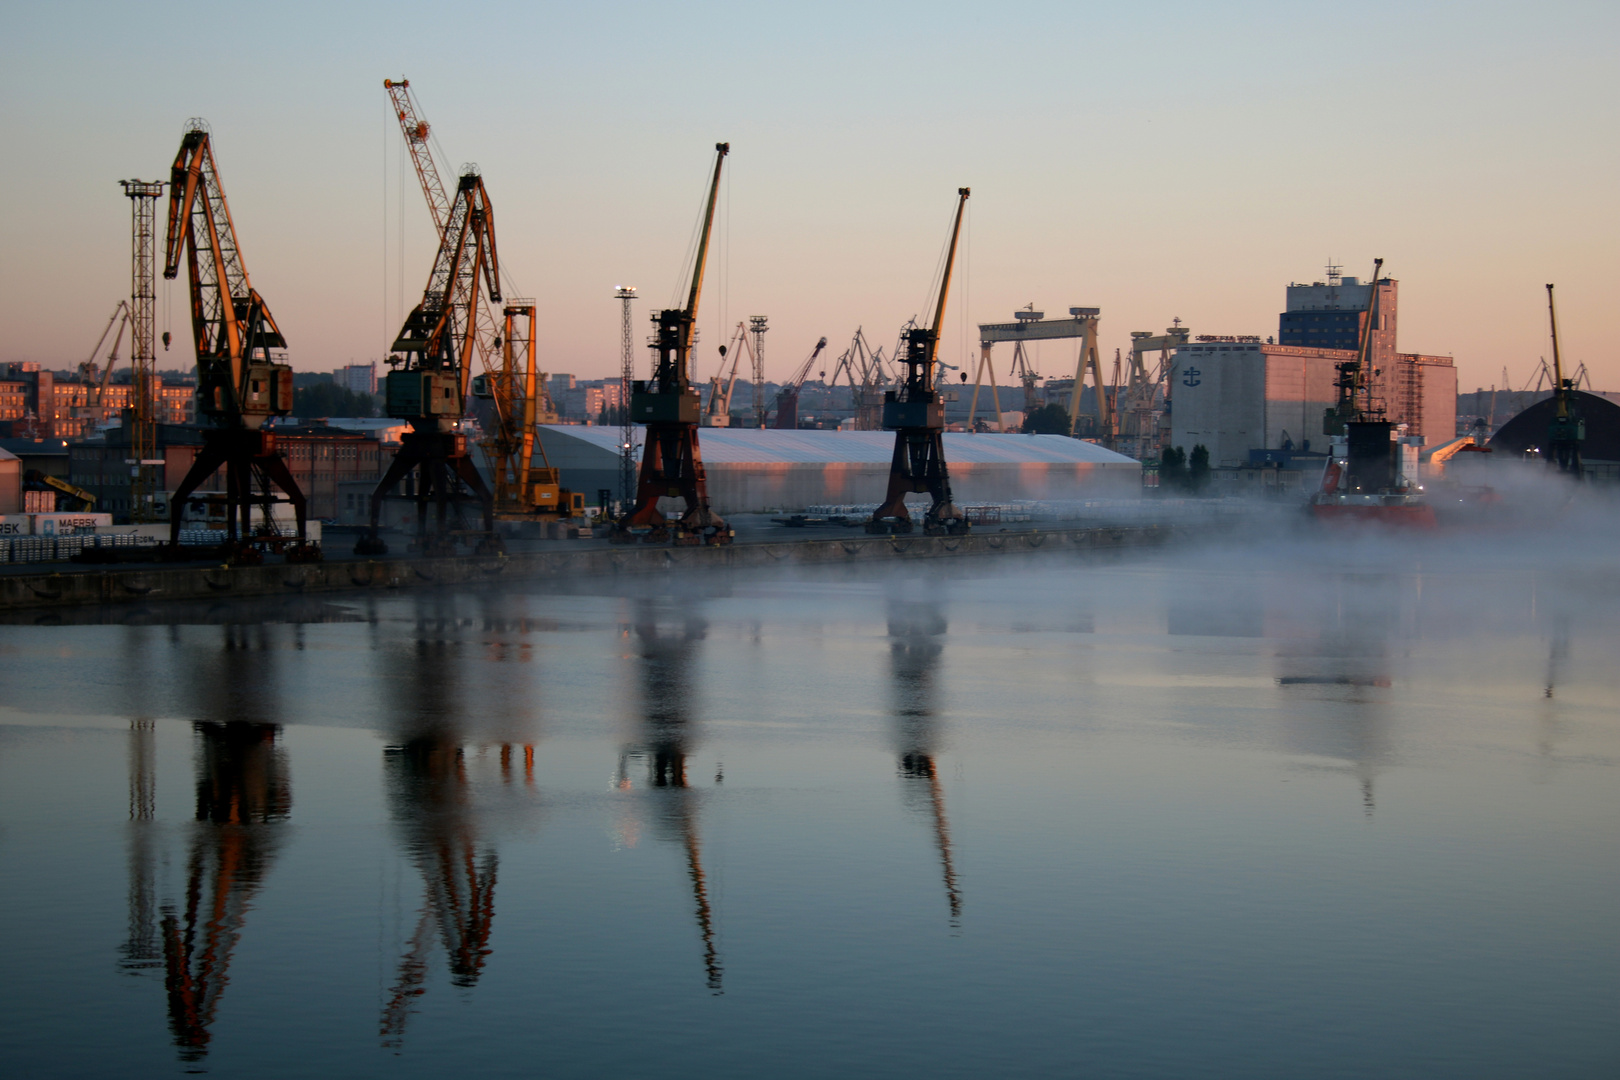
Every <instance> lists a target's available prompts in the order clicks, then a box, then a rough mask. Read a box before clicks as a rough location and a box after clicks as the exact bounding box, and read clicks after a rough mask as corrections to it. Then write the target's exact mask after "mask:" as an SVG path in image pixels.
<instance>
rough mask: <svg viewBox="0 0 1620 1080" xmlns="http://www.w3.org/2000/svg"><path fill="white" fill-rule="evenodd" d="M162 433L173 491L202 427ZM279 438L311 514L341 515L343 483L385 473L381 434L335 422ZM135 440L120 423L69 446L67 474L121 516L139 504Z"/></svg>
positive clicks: (221, 482) (283, 432)
mask: <svg viewBox="0 0 1620 1080" xmlns="http://www.w3.org/2000/svg"><path fill="white" fill-rule="evenodd" d="M156 436H157V439H156V449H157V454H158V456H160V457H161V458H162V459H163V462H164V464H163V466H162V468H161V470H159V471H160V475H159V477H158V482H159V484H160V490H162V491H173V490H174V489H175V488H176V487H178V486H179V484H180V481H181V479H183V478H184V477H185V475H186V473H187V471H188V470H190V468H191V463H192V462H193V461H194V460H195V459H196V457H197V454H198V452H199V451H201V449H202V445H203V437H202V431H201V430H200V429H198V428H195V427H181V426H177V425H170V424H159V425H157V429H156ZM275 439H276V445H277V447H278V448H279V449H280V451H281V455H282V457H283V458H285V459H286V462H287V468H288V469H289V470H290V471H291V472H292V474H293V478H294V479H295V480H297V481H298V486H299V488H300V489H301V490H302V491H303V493H304V497H305V498H306V499H308V500H309V504H308V505H309V516H310V517H311V518H324V519H328V520H330V519H334V518H336V517H338V513H339V501H340V500H339V488H338V485H339V484H340V483H345V482H348V481H356V480H358V481H362V482H364V483H367V484H375V483H376V481H377V477H378V476H379V475H380V473H381V468H382V450H381V444H380V443H379V442H378V440H377V439H376V437H375V436H372V435H368V434H365V433H363V432H356V431H346V430H344V429H342V428H334V427H314V426H310V427H298V428H288V427H278V428H276V429H275ZM129 443H130V440H129V429H128V428H124V427H116V428H110V429H108V431H107V432H106V434H105V435H104V436H103V437H102V438H100V439H87V440H85V441H84V442H79V443H74V444H73V445H72V446H71V447H69V448H68V453H69V455H70V462H69V473H68V477H67V479H68V480H69V482H70V483H72V484H74V485H75V486H77V487H81V488H84V489H85V490H86V491H88V492H90V493H91V494H92V495H94V496H95V497H96V506H97V508H98V509H101V510H105V511H108V512H110V513H114V514H120V515H122V514H128V513H130V512H131V511H132V509H133V507H132V506H131V505H130V490H131V485H130V481H131V479H132V477H131V473H130V467H129V464H128V459H129V456H130V453H131V450H130V445H129ZM197 490H198V491H200V492H205V493H206V492H220V491H224V490H225V479H224V475H223V472H222V471H221V472H216V473H214V475H213V476H212V477H210V478H209V479H208V480H207V481H205V482H204V483H203V484H202V485H201V486H200V487H199V488H198V489H197Z"/></svg>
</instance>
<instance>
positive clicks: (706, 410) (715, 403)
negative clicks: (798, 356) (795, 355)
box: [703, 323, 754, 427]
mask: <svg viewBox="0 0 1620 1080" xmlns="http://www.w3.org/2000/svg"><path fill="white" fill-rule="evenodd" d="M744 351H746V352H747V353H748V355H749V358H750V360H752V358H753V355H754V347H753V345H751V344H749V341H748V328H747V326H746V325H745V324H743V323H738V324H737V329H736V330H733V331H732V333H731V344H730V345H729V346H726V345H722V346H720V368H719V370H717V371H716V372H715V373H714V377H713V378H712V379H710V380H709V399H708V401H707V402H706V403H705V404H704V406H703V426H704V427H730V426H731V392H732V390H734V389H735V388H736V386H737V365H738V363H739V362H740V361H741V360H742V354H743V352H744ZM728 356H729V357H731V370H730V372H729V373H728V372H727V370H726V357H728Z"/></svg>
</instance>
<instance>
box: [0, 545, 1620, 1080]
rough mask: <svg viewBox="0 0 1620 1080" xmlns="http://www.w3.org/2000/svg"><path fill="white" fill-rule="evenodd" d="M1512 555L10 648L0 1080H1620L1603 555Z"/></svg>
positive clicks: (496, 597)
mask: <svg viewBox="0 0 1620 1080" xmlns="http://www.w3.org/2000/svg"><path fill="white" fill-rule="evenodd" d="M1534 555H1535V557H1534V559H1533V560H1531V559H1528V558H1527V557H1526V552H1525V551H1524V550H1523V549H1522V545H1521V544H1519V543H1518V542H1507V541H1503V542H1499V543H1495V544H1490V543H1486V544H1480V545H1475V546H1473V547H1471V548H1469V549H1466V550H1461V549H1459V548H1458V547H1457V546H1456V545H1455V544H1454V543H1450V542H1444V541H1422V542H1419V543H1417V544H1414V545H1411V546H1400V545H1394V546H1356V545H1347V546H1341V547H1335V548H1322V547H1313V546H1309V545H1303V544H1293V543H1280V544H1276V545H1271V546H1264V547H1262V546H1256V545H1244V544H1238V545H1234V546H1230V547H1212V546H1209V545H1193V546H1190V547H1186V548H1179V549H1175V550H1171V551H1164V552H1157V553H1151V554H1142V555H1133V556H1127V557H1124V558H1120V559H1115V560H1092V561H1075V560H1069V559H1061V558H1040V559H1033V558H1032V559H1030V560H1027V561H1020V560H1018V559H1008V560H1004V561H999V562H997V561H985V562H974V561H961V562H946V563H938V564H930V565H926V566H922V567H910V568H908V569H907V570H906V571H905V572H904V573H903V574H897V575H893V576H854V577H851V576H844V575H840V574H835V573H826V574H821V575H806V576H802V577H791V576H789V577H782V576H771V575H765V574H759V575H753V576H735V577H699V578H694V579H691V580H687V581H679V580H675V579H667V580H657V581H652V580H646V581H631V582H621V583H613V582H577V583H573V584H572V585H571V587H569V588H567V589H565V590H563V591H561V592H558V591H555V590H554V589H550V588H543V587H540V586H538V585H536V586H525V585H523V584H521V583H503V585H502V587H501V589H500V590H499V591H490V592H487V593H478V592H465V593H420V594H393V595H389V596H387V597H385V598H380V599H378V598H372V597H362V598H344V597H338V598H333V599H330V600H327V601H320V600H315V599H304V600H297V601H290V602H288V603H287V604H284V605H282V604H270V603H265V604H257V605H250V604H236V605H218V606H215V607H204V608H182V609H164V608H162V607H158V606H153V607H151V608H149V609H145V610H137V609H122V610H119V611H112V612H110V613H100V614H89V613H80V614H75V613H59V614H54V615H53V614H47V615H44V616H39V615H29V616H28V617H27V618H28V620H30V621H43V622H45V623H53V622H55V623H58V625H8V626H0V655H3V657H4V666H3V668H0V680H3V689H4V695H3V697H0V701H3V702H4V705H3V707H0V867H3V868H4V874H3V877H0V911H4V912H5V914H6V920H5V924H4V930H3V931H0V961H3V969H4V971H5V972H6V976H7V977H6V978H5V980H4V982H3V983H0V1017H3V1019H0V1069H3V1070H4V1072H5V1073H6V1074H7V1075H10V1076H30V1077H32V1076H64V1077H66V1076H107V1075H114V1074H116V1075H120V1076H132V1075H133V1076H145V1075H169V1074H177V1073H184V1072H202V1071H206V1072H209V1073H214V1074H218V1075H223V1076H232V1077H261V1076H263V1077H282V1076H299V1075H320V1076H336V1075H343V1076H383V1075H386V1076H440V1075H444V1074H446V1072H450V1073H451V1074H452V1075H454V1074H461V1075H479V1076H531V1075H556V1076H623V1075H638V1074H643V1075H644V1074H649V1073H654V1072H656V1073H657V1074H659V1075H663V1076H672V1077H683V1076H704V1077H757V1076H827V1075H840V1076H854V1077H889V1076H914V1075H932V1076H962V1077H969V1076H972V1077H978V1076H990V1075H995V1076H1040V1077H1049V1076H1057V1075H1099V1076H1142V1077H1197V1076H1234V1077H1237V1076H1241V1077H1268V1076H1277V1077H1283V1076H1286V1077H1298V1076H1313V1077H1336V1076H1344V1077H1352V1076H1354V1077H1365V1076H1380V1077H1404V1076H1411V1077H1420V1076H1421V1077H1452V1076H1455V1077H1470V1078H1477V1077H1489V1076H1504V1077H1507V1076H1526V1075H1536V1076H1543V1077H1563V1076H1568V1077H1590V1076H1605V1075H1615V1073H1616V1071H1617V1069H1620V1023H1617V1016H1616V1013H1617V1005H1620V928H1617V924H1616V921H1615V919H1614V910H1615V903H1616V899H1615V898H1616V896H1617V895H1620V841H1617V838H1616V826H1617V824H1620V785H1617V783H1616V780H1617V774H1616V765H1617V763H1620V710H1617V707H1616V700H1617V699H1616V693H1615V691H1616V689H1617V686H1616V684H1617V682H1620V669H1617V668H1616V665H1615V664H1614V660H1615V657H1616V654H1617V649H1616V645H1617V643H1620V620H1617V618H1616V614H1615V612H1616V607H1615V600H1616V599H1617V597H1620V574H1616V572H1615V570H1614V569H1613V564H1612V560H1609V559H1608V558H1607V556H1606V555H1604V554H1602V553H1589V552H1583V551H1581V550H1578V549H1576V548H1573V547H1570V546H1567V545H1566V546H1565V547H1563V548H1558V549H1557V550H1556V551H1553V550H1551V549H1550V548H1548V547H1547V546H1546V545H1542V546H1540V547H1538V548H1537V549H1536V550H1535V553H1534ZM104 618H110V619H115V620H117V619H121V620H126V623H125V624H107V623H101V622H98V621H97V620H100V619H104Z"/></svg>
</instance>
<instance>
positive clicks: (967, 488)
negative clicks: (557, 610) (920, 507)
mask: <svg viewBox="0 0 1620 1080" xmlns="http://www.w3.org/2000/svg"><path fill="white" fill-rule="evenodd" d="M635 437H636V439H637V443H636V454H637V460H638V462H639V460H640V449H641V444H640V439H641V438H642V431H641V429H640V428H638V429H637V430H636V434H635ZM944 438H945V457H946V460H947V461H948V462H949V463H950V476H951V488H952V490H953V492H954V494H955V496H956V499H957V501H959V502H963V503H975V502H1007V501H1010V500H1013V499H1080V498H1091V497H1099V496H1101V497H1118V496H1124V495H1136V494H1138V493H1139V492H1140V491H1141V483H1142V480H1141V473H1142V465H1141V462H1138V461H1133V460H1132V459H1130V458H1128V457H1125V456H1124V455H1122V454H1116V453H1114V452H1113V451H1112V450H1107V449H1104V448H1103V447H1101V446H1098V445H1097V444H1096V443H1089V442H1084V441H1081V440H1079V439H1070V438H1067V437H1066V436H1062V435H988V434H979V435H973V434H965V433H955V432H951V433H946V435H945V436H944ZM541 440H542V442H543V443H544V445H545V448H546V456H547V458H548V459H549V460H550V463H551V464H552V465H553V466H554V467H556V468H558V469H560V470H561V471H562V478H561V482H562V485H563V486H564V487H567V488H569V489H571V490H574V491H583V492H585V493H586V496H587V499H588V500H590V501H594V496H595V493H596V492H597V491H598V490H601V489H607V490H610V491H612V492H614V495H615V497H617V496H618V493H619V492H618V489H619V454H620V449H619V448H620V434H619V429H617V428H605V427H580V426H572V425H566V426H565V425H548V426H546V427H543V428H542V429H541ZM702 451H703V465H704V469H705V471H706V473H707V477H708V487H709V497H710V500H711V502H712V503H713V505H714V507H715V509H716V510H717V511H718V512H720V513H722V514H738V513H765V512H775V511H787V510H802V509H804V508H805V507H807V506H818V505H824V504H859V503H875V502H877V501H878V500H879V499H881V498H882V497H883V492H884V489H885V487H886V485H887V484H888V480H889V464H890V461H891V459H892V458H893V456H894V435H893V433H891V432H887V431H810V430H775V429H759V428H705V429H704V430H703V434H702Z"/></svg>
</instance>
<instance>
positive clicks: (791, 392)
mask: <svg viewBox="0 0 1620 1080" xmlns="http://www.w3.org/2000/svg"><path fill="white" fill-rule="evenodd" d="M826 347H827V339H826V338H822V339H821V340H820V341H818V342H816V347H815V348H814V349H811V350H810V355H809V356H807V357H805V358H804V363H802V364H800V365H799V368H798V370H797V371H795V372H794V373H793V375H792V376H791V377H790V378H789V379H788V381H787V382H786V383H785V384H784V385H783V387H782V388H781V389H780V390H778V391H777V392H776V423H775V425H773V426H775V427H777V428H780V429H782V430H784V431H793V430H794V429H796V428H797V427H798V426H799V391H800V390H802V389H803V388H804V380H805V379H807V378H809V377H810V369H811V368H812V367H814V366H815V364H816V358H817V357H818V356H820V355H821V350H823V349H825V348H826ZM823 374H825V372H823Z"/></svg>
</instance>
